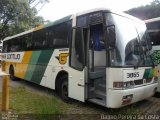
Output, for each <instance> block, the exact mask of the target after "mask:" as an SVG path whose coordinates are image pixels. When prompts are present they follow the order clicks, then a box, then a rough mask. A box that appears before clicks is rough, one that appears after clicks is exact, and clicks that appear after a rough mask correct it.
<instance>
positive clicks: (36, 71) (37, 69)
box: [31, 50, 53, 84]
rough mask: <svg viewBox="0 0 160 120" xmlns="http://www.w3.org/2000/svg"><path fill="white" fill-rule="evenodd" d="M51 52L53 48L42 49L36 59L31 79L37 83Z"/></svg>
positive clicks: (42, 74)
mask: <svg viewBox="0 0 160 120" xmlns="http://www.w3.org/2000/svg"><path fill="white" fill-rule="evenodd" d="M52 54H53V50H42V51H41V54H40V56H39V59H38V61H37V64H36V67H35V69H34V72H33V75H32V78H31V81H32V82H34V83H37V84H40V82H41V80H42V77H43V76H44V72H45V70H46V68H47V65H48V63H49V60H50V58H51V56H52Z"/></svg>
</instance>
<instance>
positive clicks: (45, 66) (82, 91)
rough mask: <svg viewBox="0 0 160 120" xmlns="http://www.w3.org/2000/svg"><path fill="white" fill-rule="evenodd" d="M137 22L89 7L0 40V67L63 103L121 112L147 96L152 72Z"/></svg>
mask: <svg viewBox="0 0 160 120" xmlns="http://www.w3.org/2000/svg"><path fill="white" fill-rule="evenodd" d="M146 36H147V33H146V26H145V23H144V22H142V21H141V20H139V19H137V18H135V17H132V16H130V15H127V14H125V13H118V12H114V11H112V10H108V9H92V10H89V11H85V12H80V13H77V14H74V15H70V16H67V17H64V18H62V19H60V20H57V21H54V22H53V23H50V24H48V25H44V26H43V25H41V26H39V27H37V28H35V29H32V30H29V31H26V32H23V33H20V34H18V35H14V36H11V37H7V38H5V39H4V40H3V62H2V69H3V70H4V71H6V72H8V73H10V75H11V76H10V78H11V79H12V80H15V77H18V78H21V79H24V80H27V81H30V82H34V83H36V84H39V85H42V86H45V87H48V88H51V89H54V90H56V91H57V92H58V93H59V95H60V96H61V98H62V99H64V100H69V98H72V99H76V100H79V101H82V102H85V101H90V102H93V103H95V104H99V105H102V106H105V107H109V108H120V107H122V106H125V105H129V104H131V103H135V102H137V101H140V100H143V99H146V98H149V97H151V96H152V95H153V94H154V93H155V91H156V89H157V75H158V74H157V69H156V67H155V66H154V65H153V62H152V60H151V58H150V55H149V50H150V49H151V44H150V40H149V39H148V38H147V37H146Z"/></svg>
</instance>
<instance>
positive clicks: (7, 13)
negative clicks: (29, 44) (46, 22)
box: [0, 0, 43, 40]
mask: <svg viewBox="0 0 160 120" xmlns="http://www.w3.org/2000/svg"><path fill="white" fill-rule="evenodd" d="M36 14H37V10H36V9H35V8H31V7H30V4H29V2H28V0H0V40H2V39H4V37H6V36H10V35H14V34H17V33H20V32H23V31H25V30H28V29H30V28H32V27H35V26H37V25H38V24H40V23H42V22H43V18H42V17H40V16H36Z"/></svg>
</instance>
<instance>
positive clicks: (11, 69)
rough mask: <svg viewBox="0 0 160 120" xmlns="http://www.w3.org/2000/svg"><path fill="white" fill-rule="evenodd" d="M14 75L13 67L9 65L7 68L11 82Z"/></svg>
mask: <svg viewBox="0 0 160 120" xmlns="http://www.w3.org/2000/svg"><path fill="white" fill-rule="evenodd" d="M14 73H15V71H14V67H13V65H12V64H11V65H10V67H9V74H10V79H11V80H13V81H14V80H15V76H14Z"/></svg>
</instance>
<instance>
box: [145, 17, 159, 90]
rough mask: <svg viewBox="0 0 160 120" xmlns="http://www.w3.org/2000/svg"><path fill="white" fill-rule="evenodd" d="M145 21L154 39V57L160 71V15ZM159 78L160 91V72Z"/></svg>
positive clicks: (152, 39)
mask: <svg viewBox="0 0 160 120" xmlns="http://www.w3.org/2000/svg"><path fill="white" fill-rule="evenodd" d="M145 23H146V25H147V28H148V33H149V35H150V38H151V41H152V52H153V55H152V58H153V61H154V64H156V65H158V69H159V71H160V17H157V18H152V19H148V20H145ZM158 78H159V80H158V88H157V91H158V92H160V72H159V75H158Z"/></svg>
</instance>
